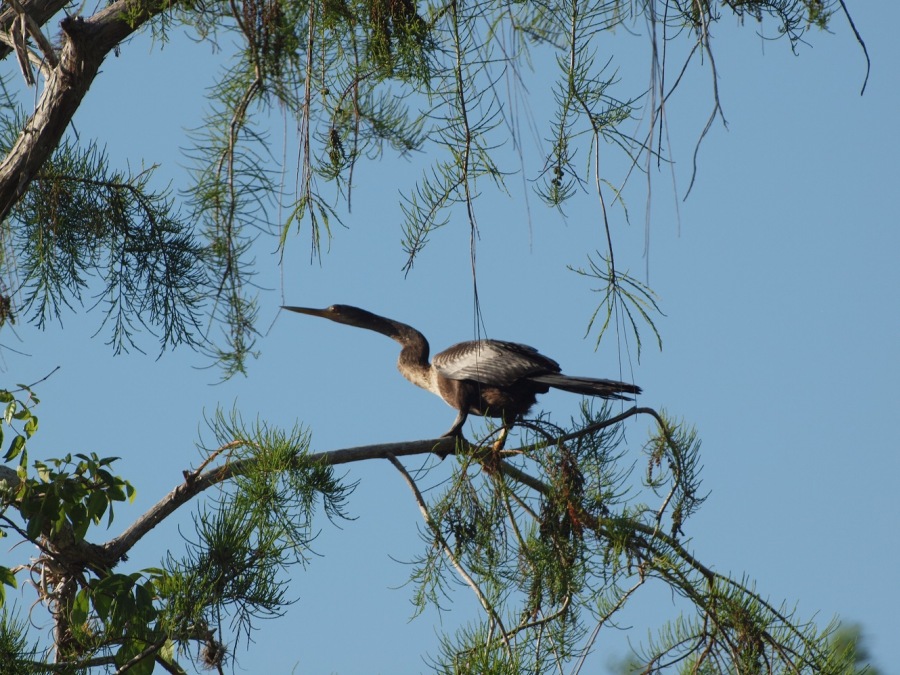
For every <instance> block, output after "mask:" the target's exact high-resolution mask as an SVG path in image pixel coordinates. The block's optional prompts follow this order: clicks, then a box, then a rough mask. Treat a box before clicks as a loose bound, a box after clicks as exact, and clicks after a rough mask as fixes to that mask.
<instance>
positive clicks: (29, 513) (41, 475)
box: [13, 451, 135, 541]
mask: <svg viewBox="0 0 900 675" xmlns="http://www.w3.org/2000/svg"><path fill="white" fill-rule="evenodd" d="M26 458H27V454H26V453H25V452H24V451H23V453H22V460H23V462H22V463H20V465H19V477H20V480H21V482H20V483H19V487H18V489H17V490H16V492H15V495H14V497H13V498H14V500H15V504H16V508H17V510H18V511H19V513H20V514H21V516H22V518H23V519H24V521H25V534H26V536H27V537H28V538H29V539H31V540H32V541H34V540H36V539H38V538H39V537H40V536H41V535H46V536H54V535H58V534H60V533H61V532H63V531H65V530H71V532H72V535H73V536H74V537H75V539H76V540H77V541H78V540H83V539H84V538H85V535H86V534H87V530H88V528H89V527H90V526H91V525H92V524H93V525H98V524H99V523H100V522H101V520H102V519H103V516H104V515H107V514H108V519H107V526H109V524H111V523H112V520H113V503H114V502H122V501H125V500H126V499H127V500H133V499H134V494H135V492H134V488H133V487H132V486H131V484H129V483H128V481H125V480H123V479H121V478H119V477H118V476H115V475H113V474H112V473H110V471H109V468H110V465H111V464H112V463H113V462H114V461H115V460H116V459H118V458H116V457H105V458H100V457H98V456H97V455H96V454H95V453H91V454H90V455H84V454H80V453H79V454H76V455H74V457H73V456H72V455H66V456H65V457H63V458H61V459H51V460H48V461H47V462H42V461H37V460H36V461H35V462H34V468H33V474H32V475H29V471H28V469H27V466H26V465H25V463H24V460H25V459H26Z"/></svg>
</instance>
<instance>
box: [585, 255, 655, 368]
mask: <svg viewBox="0 0 900 675" xmlns="http://www.w3.org/2000/svg"><path fill="white" fill-rule="evenodd" d="M602 261H603V264H602V265H601V264H600V263H598V262H597V261H595V260H594V259H593V258H591V257H590V256H588V269H586V270H585V269H582V268H570V269H573V270H574V271H575V272H576V273H578V274H579V275H581V276H583V277H585V278H587V279H597V280H599V281H600V282H601V283H602V285H601V286H600V287H599V288H595V289H593V290H594V292H596V293H600V294H602V296H603V297H602V298H601V300H600V302H599V303H598V304H597V308H596V309H595V310H594V313H593V314H592V315H591V319H590V321H589V322H588V327H587V332H588V333H590V332H591V329H592V328H593V327H594V324H595V322H596V321H597V320H598V319H599V320H601V324H600V329H599V330H598V331H597V343H596V344H597V346H599V345H600V340H601V339H602V338H603V336H604V335H605V334H606V332H607V330H609V328H610V327H614V328H615V331H616V334H617V335H622V334H624V333H626V332H627V333H630V335H632V336H633V337H634V339H635V343H636V344H637V357H638V359H639V360H640V358H641V348H642V345H643V343H642V341H641V330H640V326H641V325H643V324H646V325H647V327H648V328H649V329H650V331H651V332H652V333H653V335H655V336H656V343H657V345H658V346H659V348H660V350H661V349H662V335H660V333H659V330H657V328H656V324H655V323H654V322H653V315H654V314H662V312H661V311H660V309H659V305H658V304H657V302H656V294H655V293H654V292H653V291H652V290H650V288H648V287H647V286H646V285H645V284H643V283H641V282H640V281H638V280H637V279H635V278H634V277H632V276H631V275H629V274H628V273H627V272H621V271H619V270H617V269H616V266H615V263H614V261H613V257H612V256H611V255H610V256H604V257H602Z"/></svg>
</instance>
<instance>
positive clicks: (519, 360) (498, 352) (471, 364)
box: [432, 340, 559, 387]
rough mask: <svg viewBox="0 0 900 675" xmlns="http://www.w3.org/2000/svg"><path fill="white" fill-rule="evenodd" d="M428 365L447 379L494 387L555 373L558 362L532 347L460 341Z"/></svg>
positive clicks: (488, 341)
mask: <svg viewBox="0 0 900 675" xmlns="http://www.w3.org/2000/svg"><path fill="white" fill-rule="evenodd" d="M432 365H433V366H434V368H435V369H436V370H437V371H438V374H440V375H442V376H443V377H446V378H448V379H450V380H474V381H475V382H481V383H482V384H488V385H493V386H498V387H504V386H508V385H510V384H513V383H514V382H517V381H518V380H521V379H522V378H524V377H529V376H531V375H538V374H542V373H558V372H559V364H558V363H557V362H556V361H554V360H553V359H551V358H548V357H546V356H544V355H543V354H541V353H540V352H539V351H538V350H537V349H535V348H534V347H529V346H528V345H521V344H518V343H516V342H502V341H500V340H474V341H471V342H460V343H459V344H455V345H453V346H452V347H449V348H447V349H445V350H444V351H442V352H441V353H440V354H435V357H434V360H433V361H432Z"/></svg>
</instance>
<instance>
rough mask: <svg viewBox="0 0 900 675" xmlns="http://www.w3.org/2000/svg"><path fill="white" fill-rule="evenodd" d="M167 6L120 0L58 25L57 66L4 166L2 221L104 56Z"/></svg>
mask: <svg viewBox="0 0 900 675" xmlns="http://www.w3.org/2000/svg"><path fill="white" fill-rule="evenodd" d="M166 6H168V3H166V2H164V1H160V0H119V1H118V2H114V3H113V4H111V5H109V6H107V7H105V8H104V9H102V10H101V11H99V12H97V13H96V14H95V15H94V16H92V17H90V18H82V17H66V18H65V19H63V21H62V22H60V26H61V28H62V47H61V48H60V51H59V63H58V64H57V66H56V67H55V68H51V69H49V75H48V77H47V82H46V86H45V87H44V91H43V94H42V95H41V99H40V101H39V102H38V105H37V107H36V109H35V111H34V114H33V115H32V116H31V118H30V119H29V120H28V121H27V122H26V123H25V127H24V128H23V129H22V132H21V133H20V134H19V137H18V138H17V139H16V142H15V143H14V144H13V146H12V148H11V149H10V151H9V153H8V155H7V156H6V158H5V159H4V160H3V162H2V163H0V221H2V220H3V219H5V218H6V216H7V215H9V212H10V210H11V209H12V208H13V206H15V204H16V202H17V201H18V200H19V199H20V198H21V197H22V195H23V194H24V193H25V190H26V189H27V187H28V185H29V184H30V183H31V181H32V180H33V179H34V177H35V175H36V174H37V172H38V170H39V169H40V167H41V166H43V164H44V162H46V161H47V158H48V157H49V156H50V155H51V153H52V152H53V151H54V150H55V149H56V147H57V145H58V144H59V141H60V139H61V138H62V136H63V133H65V130H66V127H67V126H68V125H69V122H70V121H71V120H72V117H73V116H74V115H75V112H76V111H77V110H78V107H79V106H80V105H81V100H82V99H83V98H84V95H85V94H86V93H87V91H88V89H89V88H90V86H91V83H92V82H93V81H94V78H95V77H96V76H97V73H98V72H99V70H100V65H101V64H102V63H103V60H104V59H105V58H106V55H107V54H109V52H110V51H111V50H112V49H113V48H114V47H116V45H118V44H120V43H121V42H122V40H124V39H125V38H127V37H128V36H129V35H131V34H132V33H134V32H135V31H136V30H137V29H138V28H140V27H141V26H142V25H143V24H144V23H146V22H147V20H149V19H150V18H152V17H153V16H155V15H157V14H159V13H160V12H162V11H163V10H164V9H165V8H166ZM23 7H27V5H23ZM4 17H5V14H4ZM126 17H127V20H126ZM32 18H33V19H35V23H36V24H38V25H39V24H40V23H41V20H40V18H36V17H34V16H32Z"/></svg>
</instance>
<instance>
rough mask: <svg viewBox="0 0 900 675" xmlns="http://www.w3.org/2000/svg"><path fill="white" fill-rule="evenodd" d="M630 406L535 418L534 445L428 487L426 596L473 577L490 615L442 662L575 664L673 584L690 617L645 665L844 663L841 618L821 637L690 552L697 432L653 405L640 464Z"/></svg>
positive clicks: (744, 667) (472, 667)
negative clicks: (832, 640) (643, 466)
mask: <svg viewBox="0 0 900 675" xmlns="http://www.w3.org/2000/svg"><path fill="white" fill-rule="evenodd" d="M635 410H637V409H635ZM629 416H630V415H629V414H625V415H620V416H613V415H612V414H611V411H610V409H609V408H608V407H604V408H602V409H600V410H592V409H591V408H590V407H585V408H584V410H583V415H582V418H581V419H577V420H573V421H572V426H571V427H570V428H568V429H562V428H558V427H556V426H554V425H551V424H549V423H547V422H546V421H538V422H536V423H534V424H533V425H532V430H531V433H530V438H529V439H526V443H525V445H524V446H523V450H522V451H516V452H514V453H502V452H501V453H500V454H499V455H497V454H495V452H496V451H491V450H488V449H486V448H485V449H478V448H476V449H475V450H474V451H473V453H472V454H470V455H458V456H457V459H458V466H457V468H456V469H455V471H454V472H453V477H452V480H450V481H449V482H446V484H444V486H443V488H438V487H435V488H432V489H429V490H428V492H430V493H433V492H435V491H437V490H439V494H438V495H437V496H435V497H434V498H432V500H430V502H429V503H428V504H424V502H421V503H420V508H422V509H423V513H424V514H425V519H426V524H427V525H428V527H426V528H425V529H424V530H423V531H422V537H423V539H424V541H425V551H424V552H423V554H422V555H421V556H420V557H419V558H418V559H416V560H415V561H414V565H415V567H414V573H413V575H412V580H413V581H414V582H415V583H416V584H417V593H416V595H415V601H416V603H417V607H418V609H419V610H420V611H421V609H423V607H424V605H426V604H428V603H433V604H435V605H437V606H439V607H440V606H442V605H443V603H446V602H448V601H449V599H450V598H451V594H452V593H453V591H454V589H455V588H456V587H457V586H458V584H464V585H465V586H468V587H469V589H470V590H471V591H472V592H474V593H475V595H476V597H477V598H478V599H479V601H480V602H481V603H482V605H483V607H484V610H485V611H484V615H485V620H484V622H483V623H482V624H478V625H477V626H475V627H470V628H466V629H463V630H461V631H459V632H458V633H457V634H456V635H453V636H446V637H445V639H444V641H443V642H442V646H441V650H440V653H439V654H438V655H436V656H435V657H434V659H435V663H434V666H435V670H436V671H437V672H460V673H464V672H472V673H474V672H509V671H508V670H507V669H508V668H511V667H512V668H521V669H524V670H526V671H528V672H550V671H553V672H557V671H559V670H560V669H561V670H564V671H567V670H568V669H569V668H570V667H571V665H572V664H573V663H576V664H577V663H581V662H583V660H584V659H585V658H586V657H587V655H588V654H589V653H590V652H591V650H592V649H593V645H594V642H595V640H596V639H597V636H598V634H599V633H601V632H603V631H604V629H606V630H609V629H611V628H612V627H614V626H616V625H617V620H618V615H619V614H620V612H621V611H622V610H623V608H624V607H625V606H626V605H627V604H628V602H629V600H630V599H631V597H632V596H633V595H635V594H637V593H640V592H642V591H643V590H645V587H646V588H647V589H649V588H650V587H653V586H661V587H663V588H666V589H668V591H669V592H671V593H673V594H674V595H675V596H677V597H680V598H681V602H679V603H678V606H679V608H680V609H681V610H682V612H681V615H680V616H679V617H678V618H676V619H674V620H673V621H672V622H670V623H669V624H667V625H666V626H663V627H662V628H661V629H660V631H659V633H658V635H657V636H656V637H655V638H653V639H651V640H650V641H649V642H648V643H647V644H645V645H644V649H643V652H642V653H641V657H642V663H645V664H647V669H646V670H644V671H642V672H645V673H656V672H704V673H707V672H708V673H790V672H793V673H809V674H810V675H812V674H813V673H840V672H844V671H842V670H841V669H840V663H841V661H840V658H838V656H837V655H836V654H835V652H834V650H832V649H831V648H830V647H829V643H828V640H827V637H828V635H829V634H830V633H831V631H833V629H834V626H829V627H828V628H827V629H826V631H825V632H824V633H820V632H819V631H818V629H817V628H816V626H815V625H814V624H812V623H804V622H802V621H799V620H798V618H797V616H796V615H795V613H794V612H793V611H791V610H789V609H787V608H785V607H784V606H777V605H773V604H771V603H769V602H768V601H766V600H765V599H763V598H762V597H761V596H760V595H759V594H758V593H757V592H756V590H755V588H754V587H753V585H752V583H751V582H750V581H749V580H748V579H746V578H741V579H733V578H731V577H728V576H725V575H722V574H720V573H718V572H714V571H713V570H711V569H709V568H707V567H706V566H704V565H703V564H702V563H700V562H699V561H698V560H697V559H696V558H695V557H694V556H693V555H692V554H691V552H690V551H689V549H688V546H687V544H686V543H685V541H684V540H682V538H681V537H682V536H683V535H684V532H685V530H686V529H687V528H688V525H687V523H688V521H689V519H690V516H691V515H693V514H694V513H695V512H696V510H697V508H698V507H699V506H700V505H701V504H702V502H703V499H704V495H702V494H700V493H699V489H700V479H699V454H698V453H699V441H698V440H697V437H696V433H695V432H694V430H693V429H690V428H688V427H686V426H685V425H684V424H683V423H678V422H675V421H674V420H672V419H670V418H668V417H667V416H666V415H665V414H656V413H653V417H654V419H655V421H656V428H655V430H654V431H653V432H652V433H651V437H650V440H649V441H648V443H647V444H646V446H645V448H644V450H645V455H646V458H647V466H648V470H647V471H646V472H645V473H643V475H642V472H640V471H635V470H634V469H635V466H634V463H633V460H632V463H631V464H629V463H628V462H629V460H628V459H627V458H626V456H625V454H624V453H623V449H622V448H623V443H624V439H623V435H622V434H623V428H622V426H621V422H622V420H623V419H627V418H628V417H629ZM424 492H425V490H420V491H418V493H419V494H421V493H424ZM520 672H521V671H520Z"/></svg>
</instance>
